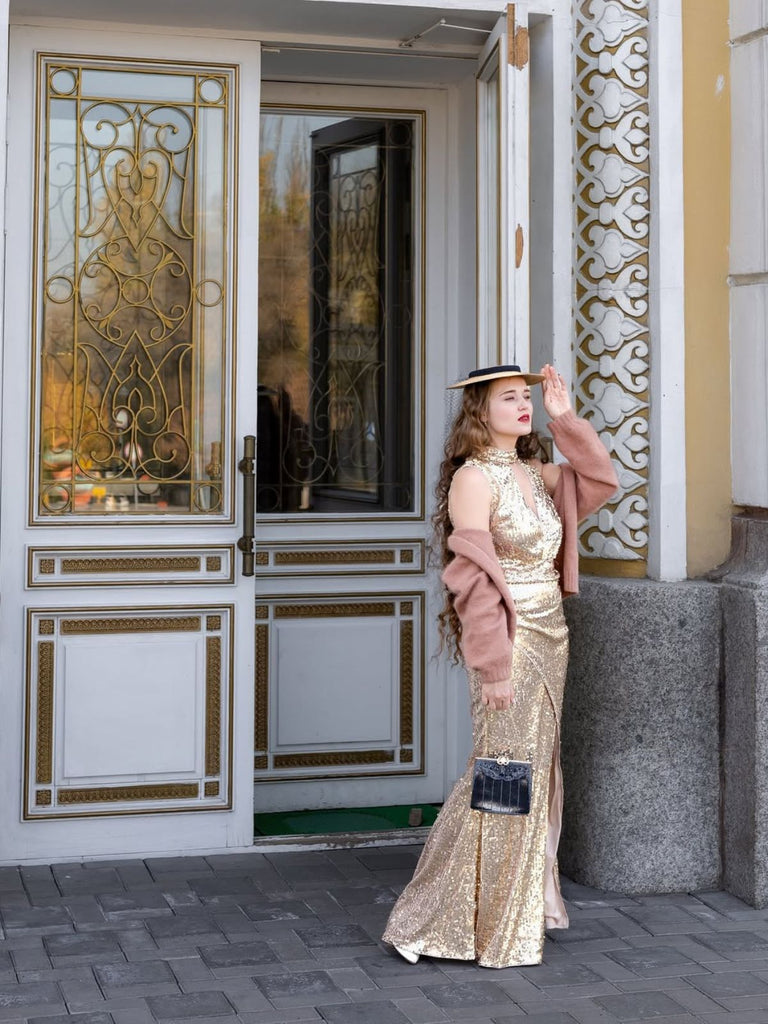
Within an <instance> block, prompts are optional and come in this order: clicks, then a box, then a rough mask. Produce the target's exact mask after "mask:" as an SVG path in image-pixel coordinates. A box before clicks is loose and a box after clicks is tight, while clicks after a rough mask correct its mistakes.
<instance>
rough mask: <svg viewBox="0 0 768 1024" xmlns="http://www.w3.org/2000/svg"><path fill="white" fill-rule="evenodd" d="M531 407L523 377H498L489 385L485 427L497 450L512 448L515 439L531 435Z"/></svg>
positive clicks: (529, 394) (528, 390)
mask: <svg viewBox="0 0 768 1024" xmlns="http://www.w3.org/2000/svg"><path fill="white" fill-rule="evenodd" d="M532 414H533V403H532V402H531V389H530V388H529V386H528V385H527V384H526V382H525V378H524V377H501V378H500V379H499V380H494V381H491V385H490V388H489V392H488V406H487V408H486V411H485V417H486V424H487V426H488V430H489V432H490V435H491V440H492V441H493V443H494V445H495V446H496V447H497V448H514V447H515V444H516V443H517V439H518V437H522V436H523V434H530V432H531V416H532Z"/></svg>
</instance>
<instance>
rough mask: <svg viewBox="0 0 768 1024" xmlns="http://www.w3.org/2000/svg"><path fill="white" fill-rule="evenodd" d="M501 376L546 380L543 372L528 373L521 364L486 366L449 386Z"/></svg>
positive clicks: (537, 382)
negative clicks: (521, 367)
mask: <svg viewBox="0 0 768 1024" xmlns="http://www.w3.org/2000/svg"><path fill="white" fill-rule="evenodd" d="M499 377H522V378H523V379H524V380H525V382H526V384H540V383H541V382H542V381H543V380H544V374H543V373H526V372H525V371H524V370H521V369H520V367H519V366H485V367H483V368H482V369H480V370H472V372H471V373H468V374H467V376H466V378H465V379H464V380H459V381H457V382H456V383H455V384H449V385H448V387H449V388H463V387H466V386H467V384H482V383H483V381H486V380H498V379H499Z"/></svg>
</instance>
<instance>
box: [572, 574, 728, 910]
mask: <svg viewBox="0 0 768 1024" xmlns="http://www.w3.org/2000/svg"><path fill="white" fill-rule="evenodd" d="M565 608H566V614H567V618H568V622H569V627H570V635H571V658H570V666H569V673H568V683H567V686H566V697H565V707H564V711H563V737H562V756H563V773H564V778H565V815H564V822H563V836H562V841H561V844H560V867H561V870H562V871H563V872H564V873H565V874H566V875H567V876H568V877H570V878H572V879H574V880H575V881H577V882H581V883H583V884H586V885H592V886H596V887H598V888H602V889H611V890H617V891H620V892H627V893H635V894H641V893H661V892H673V891H682V890H697V889H709V888H717V887H718V886H719V884H720V880H721V856H720V735H719V722H720V709H719V690H720V660H721V659H720V649H721V646H720V645H721V630H720V622H721V612H720V588H719V587H718V585H717V584H715V583H711V582H706V581H688V582H683V583H657V582H654V581H652V580H617V579H599V578H597V577H589V576H584V577H582V581H581V594H580V595H579V596H578V597H573V598H570V599H569V600H567V601H566V602H565Z"/></svg>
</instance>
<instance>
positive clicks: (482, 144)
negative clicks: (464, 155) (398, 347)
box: [476, 0, 530, 367]
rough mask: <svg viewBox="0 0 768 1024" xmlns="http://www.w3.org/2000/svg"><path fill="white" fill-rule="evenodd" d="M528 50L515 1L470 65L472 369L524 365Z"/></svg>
mask: <svg viewBox="0 0 768 1024" xmlns="http://www.w3.org/2000/svg"><path fill="white" fill-rule="evenodd" d="M529 50H530V47H529V37H528V9H527V3H526V2H525V0H518V2H517V3H514V4H508V5H507V10H506V12H505V14H503V15H502V16H501V17H500V18H499V20H498V21H497V23H496V26H495V27H494V29H493V31H492V32H491V34H490V36H489V37H488V40H487V42H486V44H485V46H484V47H483V50H482V53H481V54H480V57H479V59H478V66H477V76H476V77H477V168H478V175H477V274H478V280H477V288H478V304H477V311H478V317H477V365H478V366H492V365H497V364H500V363H517V364H519V365H520V366H524V367H526V366H528V358H529V349H530V337H529V330H530V308H529V303H530V282H529V266H530V264H529V231H528V228H529V203H530V186H529V182H530V177H529V148H530V138H529V132H530V114H529V91H530V90H529V60H530V52H529Z"/></svg>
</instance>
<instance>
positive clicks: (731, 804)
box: [716, 513, 768, 908]
mask: <svg viewBox="0 0 768 1024" xmlns="http://www.w3.org/2000/svg"><path fill="white" fill-rule="evenodd" d="M716 575H717V577H718V579H719V580H720V581H721V600H722V609H723V661H724V666H725V685H724V688H723V745H722V752H723V851H724V853H723V884H724V885H725V887H726V889H727V890H728V891H729V892H731V893H733V894H734V895H736V896H738V897H739V898H740V899H743V900H746V901H747V902H748V903H751V904H752V906H754V907H761V908H762V907H766V906H768V710H766V709H768V518H767V517H766V515H765V514H762V515H759V514H757V515H756V514H749V513H742V514H740V515H737V516H735V517H734V518H733V520H732V542H731V554H730V557H729V560H728V561H727V562H726V563H725V565H724V566H722V567H721V569H720V570H718V571H717V574H716Z"/></svg>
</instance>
